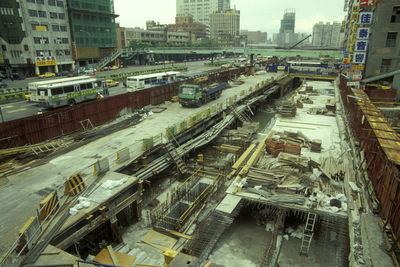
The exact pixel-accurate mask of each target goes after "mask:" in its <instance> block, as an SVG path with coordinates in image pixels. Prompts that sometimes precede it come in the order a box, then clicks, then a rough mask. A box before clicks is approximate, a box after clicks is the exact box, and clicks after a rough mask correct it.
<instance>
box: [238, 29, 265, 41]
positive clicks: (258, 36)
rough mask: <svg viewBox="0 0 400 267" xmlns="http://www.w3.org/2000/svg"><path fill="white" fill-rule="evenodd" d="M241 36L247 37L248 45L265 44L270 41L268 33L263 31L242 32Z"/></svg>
mask: <svg viewBox="0 0 400 267" xmlns="http://www.w3.org/2000/svg"><path fill="white" fill-rule="evenodd" d="M240 35H244V36H246V37H247V43H248V44H265V43H267V40H268V38H267V33H266V32H261V31H248V30H241V31H240Z"/></svg>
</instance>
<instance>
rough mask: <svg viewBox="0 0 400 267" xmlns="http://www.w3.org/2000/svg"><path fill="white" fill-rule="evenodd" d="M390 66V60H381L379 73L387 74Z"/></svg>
mask: <svg viewBox="0 0 400 267" xmlns="http://www.w3.org/2000/svg"><path fill="white" fill-rule="evenodd" d="M391 66H392V59H382V64H381V73H386V72H389V71H390V68H391Z"/></svg>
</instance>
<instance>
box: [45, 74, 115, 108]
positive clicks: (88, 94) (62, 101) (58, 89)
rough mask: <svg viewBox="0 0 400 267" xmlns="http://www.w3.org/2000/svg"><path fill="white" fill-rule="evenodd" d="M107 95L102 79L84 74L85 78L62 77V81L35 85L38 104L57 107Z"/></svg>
mask: <svg viewBox="0 0 400 267" xmlns="http://www.w3.org/2000/svg"><path fill="white" fill-rule="evenodd" d="M100 95H103V96H104V95H108V86H107V84H106V82H105V80H104V79H99V78H94V77H90V76H86V79H79V80H76V79H73V78H69V80H68V78H67V79H64V81H63V82H57V83H53V84H44V85H39V86H38V87H37V102H38V103H39V106H42V107H46V108H57V107H62V106H66V105H74V104H76V103H80V102H83V101H87V100H92V99H96V98H98V97H99V96H100Z"/></svg>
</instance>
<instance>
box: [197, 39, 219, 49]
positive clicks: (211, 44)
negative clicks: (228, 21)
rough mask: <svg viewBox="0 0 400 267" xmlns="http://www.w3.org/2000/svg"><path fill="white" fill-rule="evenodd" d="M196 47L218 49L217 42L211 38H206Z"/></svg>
mask: <svg viewBox="0 0 400 267" xmlns="http://www.w3.org/2000/svg"><path fill="white" fill-rule="evenodd" d="M194 46H195V47H218V46H219V44H218V42H217V41H215V40H214V39H211V38H204V39H201V40H200V41H197V42H196V43H195V44H194Z"/></svg>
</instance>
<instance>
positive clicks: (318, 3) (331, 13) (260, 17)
mask: <svg viewBox="0 0 400 267" xmlns="http://www.w3.org/2000/svg"><path fill="white" fill-rule="evenodd" d="M114 5H115V13H116V14H118V15H119V17H118V18H117V22H119V23H120V24H121V26H123V27H141V28H145V25H146V24H145V22H146V20H154V21H156V22H160V23H161V24H168V23H175V15H176V1H175V0H114ZM343 5H344V0H329V1H328V0H231V7H234V6H236V9H239V10H240V14H241V15H240V29H242V30H261V31H266V32H268V36H269V37H272V33H275V32H278V31H279V27H280V20H281V19H282V16H283V13H284V11H285V9H287V8H294V9H295V10H296V29H295V31H296V32H306V33H312V27H313V25H314V24H315V23H318V22H319V21H324V22H327V21H331V22H332V21H341V20H343V18H344V16H345V13H344V12H343Z"/></svg>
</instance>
